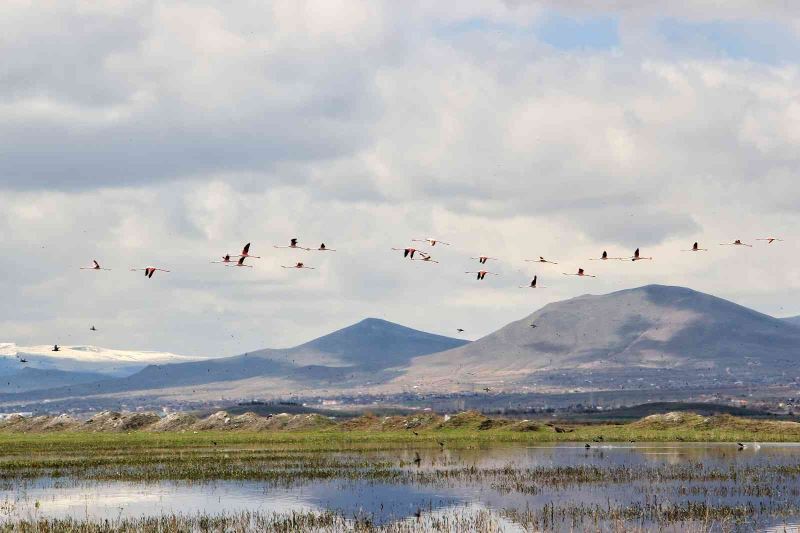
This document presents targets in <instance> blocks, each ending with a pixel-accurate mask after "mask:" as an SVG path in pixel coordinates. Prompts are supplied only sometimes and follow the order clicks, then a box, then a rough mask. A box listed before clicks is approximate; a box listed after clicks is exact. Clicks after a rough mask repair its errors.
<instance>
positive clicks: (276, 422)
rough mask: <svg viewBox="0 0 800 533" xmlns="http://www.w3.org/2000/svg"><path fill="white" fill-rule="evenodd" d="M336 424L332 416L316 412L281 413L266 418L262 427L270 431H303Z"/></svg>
mask: <svg viewBox="0 0 800 533" xmlns="http://www.w3.org/2000/svg"><path fill="white" fill-rule="evenodd" d="M335 425H336V422H334V421H333V420H331V419H330V418H328V417H325V416H322V415H318V414H315V413H311V414H304V415H290V414H288V413H280V414H277V415H274V416H271V417H269V418H268V419H266V421H265V423H264V425H263V428H262V429H265V430H270V431H281V430H286V431H292V430H294V431H303V430H312V429H325V428H329V427H332V426H335Z"/></svg>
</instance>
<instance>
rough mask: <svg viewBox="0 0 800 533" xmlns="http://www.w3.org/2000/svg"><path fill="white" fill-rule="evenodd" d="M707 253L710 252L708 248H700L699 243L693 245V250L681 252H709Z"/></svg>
mask: <svg viewBox="0 0 800 533" xmlns="http://www.w3.org/2000/svg"><path fill="white" fill-rule="evenodd" d="M707 251H708V249H707V248H700V245H699V244H697V243H694V244H693V245H692V249H691V250H681V252H707Z"/></svg>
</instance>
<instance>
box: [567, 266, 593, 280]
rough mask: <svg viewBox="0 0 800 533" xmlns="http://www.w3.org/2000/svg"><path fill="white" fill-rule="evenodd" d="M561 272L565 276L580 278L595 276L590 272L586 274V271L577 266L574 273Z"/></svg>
mask: <svg viewBox="0 0 800 533" xmlns="http://www.w3.org/2000/svg"><path fill="white" fill-rule="evenodd" d="M562 274H564V275H565V276H580V277H582V278H583V277H587V278H596V277H597V276H593V275H591V274H587V273H586V272H584V271H583V269H582V268H579V269H578V272H577V273H576V274H567V273H566V272H562Z"/></svg>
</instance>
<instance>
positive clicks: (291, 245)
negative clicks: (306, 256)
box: [273, 237, 309, 250]
mask: <svg viewBox="0 0 800 533" xmlns="http://www.w3.org/2000/svg"><path fill="white" fill-rule="evenodd" d="M273 248H299V249H300V250H309V248H303V247H302V246H299V245H298V244H297V237H295V238H293V239H289V246H278V245H275V246H273Z"/></svg>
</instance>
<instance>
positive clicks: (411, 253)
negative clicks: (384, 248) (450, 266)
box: [392, 248, 428, 259]
mask: <svg viewBox="0 0 800 533" xmlns="http://www.w3.org/2000/svg"><path fill="white" fill-rule="evenodd" d="M392 250H396V251H398V252H399V251H402V252H403V257H410V258H411V259H414V254H416V253H419V255H421V256H423V257H425V256H427V255H428V254H426V253H425V252H423V251H422V250H417V249H416V248H392Z"/></svg>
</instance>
